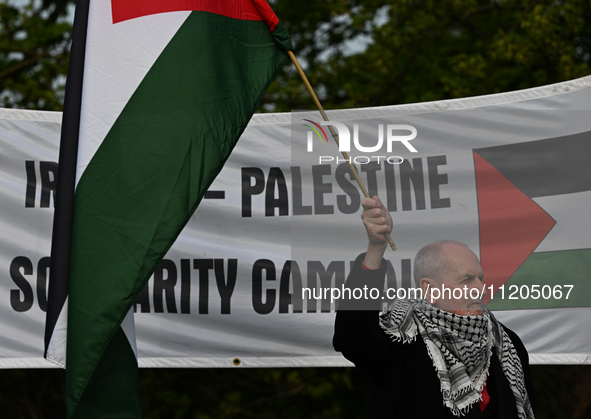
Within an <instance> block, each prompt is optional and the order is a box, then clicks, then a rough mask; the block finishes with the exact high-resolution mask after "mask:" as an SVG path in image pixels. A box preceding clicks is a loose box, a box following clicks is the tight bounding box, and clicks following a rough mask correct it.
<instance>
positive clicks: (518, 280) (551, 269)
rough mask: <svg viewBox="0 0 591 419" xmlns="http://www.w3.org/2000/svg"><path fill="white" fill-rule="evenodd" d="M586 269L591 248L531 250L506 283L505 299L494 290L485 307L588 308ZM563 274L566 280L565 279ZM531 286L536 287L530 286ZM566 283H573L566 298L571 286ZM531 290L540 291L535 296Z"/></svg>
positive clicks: (589, 292)
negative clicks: (535, 251)
mask: <svg viewBox="0 0 591 419" xmlns="http://www.w3.org/2000/svg"><path fill="white" fill-rule="evenodd" d="M589 272H591V249H580V250H565V251H559V252H545V253H532V254H531V255H530V256H529V257H528V258H527V259H526V260H525V262H524V263H523V265H521V266H520V267H519V269H518V270H517V271H516V272H515V273H514V274H513V276H511V278H510V279H509V280H508V281H507V282H506V283H505V293H504V298H502V294H501V292H500V291H499V292H497V293H496V294H495V296H494V298H493V299H492V300H491V301H490V302H489V303H488V304H487V307H488V308H489V309H491V310H516V309H534V308H558V307H591V300H590V299H589V295H591V281H590V280H589ZM566 273H568V280H565V274H566ZM534 285H537V287H535V288H533V286H534ZM565 285H573V288H572V290H571V292H570V294H569V295H568V299H567V298H566V296H567V293H568V292H569V288H570V287H565ZM522 287H523V289H522ZM534 289H538V290H539V291H540V293H541V295H540V297H539V298H537V299H536V298H534V297H536V296H537V292H532V290H534ZM515 291H517V292H515ZM550 291H552V292H550ZM555 291H556V294H555V293H554V292H555ZM559 292H560V293H562V295H560V293H559ZM522 296H523V297H526V296H527V298H522ZM510 297H512V298H510ZM545 297H549V298H545ZM556 297H560V298H556Z"/></svg>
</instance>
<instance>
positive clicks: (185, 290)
mask: <svg viewBox="0 0 591 419" xmlns="http://www.w3.org/2000/svg"><path fill="white" fill-rule="evenodd" d="M181 313H182V314H191V259H181Z"/></svg>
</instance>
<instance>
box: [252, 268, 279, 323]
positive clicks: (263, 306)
mask: <svg viewBox="0 0 591 419" xmlns="http://www.w3.org/2000/svg"><path fill="white" fill-rule="evenodd" d="M263 272H265V274H264V277H265V280H267V281H275V280H276V272H275V264H274V263H273V262H272V261H270V260H269V259H259V260H257V261H256V262H255V263H254V265H253V267H252V307H253V308H254V311H256V312H257V313H258V314H269V313H270V312H272V311H273V308H274V307H275V298H276V291H275V290H274V289H268V290H266V292H265V301H264V302H263Z"/></svg>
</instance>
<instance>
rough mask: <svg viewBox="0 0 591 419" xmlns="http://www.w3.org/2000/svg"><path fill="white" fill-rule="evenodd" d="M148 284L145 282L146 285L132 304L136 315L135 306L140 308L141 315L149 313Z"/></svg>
mask: <svg viewBox="0 0 591 419" xmlns="http://www.w3.org/2000/svg"><path fill="white" fill-rule="evenodd" d="M149 287H150V283H149V282H146V285H145V286H144V288H143V289H142V290H141V292H140V294H139V295H138V296H137V299H136V300H135V303H134V304H133V311H134V312H135V313H137V305H138V304H139V305H140V306H141V312H142V313H149V312H150V288H149Z"/></svg>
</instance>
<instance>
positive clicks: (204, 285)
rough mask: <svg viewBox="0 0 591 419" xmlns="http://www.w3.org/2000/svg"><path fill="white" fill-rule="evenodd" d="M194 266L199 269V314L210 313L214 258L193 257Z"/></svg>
mask: <svg viewBox="0 0 591 419" xmlns="http://www.w3.org/2000/svg"><path fill="white" fill-rule="evenodd" d="M193 268H194V269H197V270H199V314H208V313H209V270H210V269H213V259H193Z"/></svg>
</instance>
